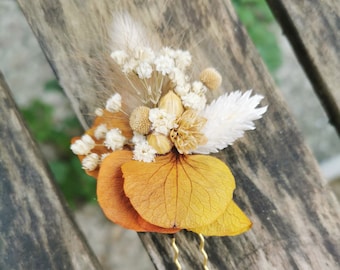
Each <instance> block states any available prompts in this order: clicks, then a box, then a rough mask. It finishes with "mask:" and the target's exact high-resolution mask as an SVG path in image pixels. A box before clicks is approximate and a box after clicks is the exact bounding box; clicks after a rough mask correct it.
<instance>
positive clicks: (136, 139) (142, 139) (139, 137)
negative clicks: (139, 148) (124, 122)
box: [131, 131, 146, 144]
mask: <svg viewBox="0 0 340 270" xmlns="http://www.w3.org/2000/svg"><path fill="white" fill-rule="evenodd" d="M145 141H146V136H144V135H143V134H140V133H138V132H136V131H134V132H133V137H132V139H131V142H132V143H133V144H140V143H142V142H145Z"/></svg>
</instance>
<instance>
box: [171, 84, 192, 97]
mask: <svg viewBox="0 0 340 270" xmlns="http://www.w3.org/2000/svg"><path fill="white" fill-rule="evenodd" d="M189 91H190V83H186V84H183V85H176V86H175V92H176V94H178V95H179V96H181V97H182V96H185V95H187V94H188V93H189Z"/></svg>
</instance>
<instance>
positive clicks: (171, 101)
mask: <svg viewBox="0 0 340 270" xmlns="http://www.w3.org/2000/svg"><path fill="white" fill-rule="evenodd" d="M158 107H159V108H160V109H163V110H164V111H166V112H167V113H169V114H172V115H175V116H176V118H177V117H179V116H181V114H182V113H183V111H184V108H183V105H182V101H181V99H180V97H179V96H177V95H176V94H175V93H174V92H173V91H172V90H170V91H169V92H168V93H167V94H166V95H165V96H164V97H162V98H161V100H160V101H159V104H158Z"/></svg>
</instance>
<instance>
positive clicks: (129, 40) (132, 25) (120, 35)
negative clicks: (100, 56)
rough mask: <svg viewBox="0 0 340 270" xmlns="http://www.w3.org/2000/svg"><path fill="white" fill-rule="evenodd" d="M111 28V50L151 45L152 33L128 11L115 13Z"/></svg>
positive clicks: (131, 49) (125, 49)
mask: <svg viewBox="0 0 340 270" xmlns="http://www.w3.org/2000/svg"><path fill="white" fill-rule="evenodd" d="M112 18H113V20H112V24H111V28H110V29H109V35H110V39H111V51H116V50H123V51H127V52H130V51H133V50H134V49H135V48H136V47H150V45H151V44H150V40H151V39H150V38H151V37H150V35H149V34H148V33H147V31H146V30H145V29H144V28H143V26H142V25H140V24H138V23H137V22H136V21H134V20H133V19H132V18H131V17H130V15H129V14H127V13H114V14H113V15H112Z"/></svg>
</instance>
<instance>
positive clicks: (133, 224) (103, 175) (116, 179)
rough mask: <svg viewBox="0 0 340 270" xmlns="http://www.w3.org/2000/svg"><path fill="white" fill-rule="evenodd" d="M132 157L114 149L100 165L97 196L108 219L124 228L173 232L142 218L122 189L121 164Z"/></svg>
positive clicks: (127, 152) (128, 153)
mask: <svg viewBox="0 0 340 270" xmlns="http://www.w3.org/2000/svg"><path fill="white" fill-rule="evenodd" d="M131 159H132V153H131V151H125V150H122V151H115V152H113V153H112V154H110V155H109V156H108V157H106V158H105V159H104V161H103V163H102V165H101V169H100V171H99V175H98V181H97V197H98V202H99V205H100V207H101V208H102V210H103V212H104V214H105V215H106V217H107V218H108V219H110V220H111V221H113V222H114V223H117V224H119V225H121V226H123V227H124V228H127V229H131V230H135V231H139V232H160V233H174V232H177V231H178V230H173V229H171V230H169V229H167V228H165V229H164V228H160V227H158V226H155V225H152V224H150V223H148V222H146V221H145V220H143V219H142V218H141V217H140V216H139V214H138V213H137V212H136V210H135V209H134V208H133V207H132V205H131V203H130V201H129V199H128V198H127V197H126V196H125V193H124V191H123V177H122V172H121V169H120V168H121V166H122V164H123V163H125V162H127V161H129V160H131Z"/></svg>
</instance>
